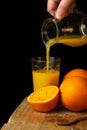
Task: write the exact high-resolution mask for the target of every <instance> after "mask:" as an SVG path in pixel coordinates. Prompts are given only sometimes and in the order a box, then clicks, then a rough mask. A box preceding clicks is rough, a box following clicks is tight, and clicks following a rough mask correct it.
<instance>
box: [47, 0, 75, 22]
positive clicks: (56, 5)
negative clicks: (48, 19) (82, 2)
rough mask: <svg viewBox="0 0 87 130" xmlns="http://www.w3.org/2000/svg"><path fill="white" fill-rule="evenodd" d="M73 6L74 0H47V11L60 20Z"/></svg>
mask: <svg viewBox="0 0 87 130" xmlns="http://www.w3.org/2000/svg"><path fill="white" fill-rule="evenodd" d="M75 6H76V3H75V1H74V0H48V2H47V11H48V12H49V13H50V14H51V15H52V16H54V17H55V18H57V19H58V20H62V19H63V18H64V17H65V16H67V15H68V14H69V13H71V12H72V11H73V8H74V7H75Z"/></svg>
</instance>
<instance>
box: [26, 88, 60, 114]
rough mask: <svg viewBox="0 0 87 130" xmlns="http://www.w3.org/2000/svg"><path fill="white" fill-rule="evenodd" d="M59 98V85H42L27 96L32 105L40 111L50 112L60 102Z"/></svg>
mask: <svg viewBox="0 0 87 130" xmlns="http://www.w3.org/2000/svg"><path fill="white" fill-rule="evenodd" d="M58 99H59V88H58V87H57V86H45V87H42V88H40V89H38V90H36V91H34V92H32V93H31V94H30V95H29V96H28V97H27V101H28V103H29V104H30V105H31V107H32V108H33V109H34V110H36V111H39V112H49V111H51V110H52V109H54V108H55V107H56V106H57V104H58V101H59V100H58Z"/></svg>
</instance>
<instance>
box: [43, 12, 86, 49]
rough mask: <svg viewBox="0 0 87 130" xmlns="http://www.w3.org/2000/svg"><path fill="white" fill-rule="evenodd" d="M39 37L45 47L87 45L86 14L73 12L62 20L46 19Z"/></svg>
mask: <svg viewBox="0 0 87 130" xmlns="http://www.w3.org/2000/svg"><path fill="white" fill-rule="evenodd" d="M41 37H42V41H43V43H44V44H45V45H48V44H49V45H50V46H53V45H54V44H56V43H62V44H65V45H68V46H71V47H78V46H82V45H85V44H87V14H85V13H84V12H80V11H78V10H75V11H74V12H73V13H71V14H69V15H68V16H66V17H65V18H63V20H61V21H58V20H57V19H55V18H48V19H46V20H45V21H44V22H43V25H42V28H41Z"/></svg>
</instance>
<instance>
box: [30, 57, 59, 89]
mask: <svg viewBox="0 0 87 130" xmlns="http://www.w3.org/2000/svg"><path fill="white" fill-rule="evenodd" d="M31 62H32V79H33V90H34V91H35V90H37V89H39V88H41V87H45V86H48V85H56V86H58V84H59V76H60V63H61V59H60V58H57V57H49V65H48V66H49V67H48V69H47V60H46V57H34V58H32V60H31Z"/></svg>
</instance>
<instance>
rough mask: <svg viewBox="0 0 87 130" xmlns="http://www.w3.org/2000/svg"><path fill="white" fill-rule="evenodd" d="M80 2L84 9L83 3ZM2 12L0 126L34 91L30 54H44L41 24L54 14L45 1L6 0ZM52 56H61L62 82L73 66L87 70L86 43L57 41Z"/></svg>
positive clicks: (51, 52)
mask: <svg viewBox="0 0 87 130" xmlns="http://www.w3.org/2000/svg"><path fill="white" fill-rule="evenodd" d="M79 5H80V6H79V9H80V10H82V11H84V10H83V9H84V5H83V4H81V3H79ZM81 5H82V6H81ZM85 11H86V9H85ZM2 12H3V21H2V22H3V24H2V27H3V30H2V34H3V35H2V39H3V40H2V42H1V43H2V46H1V84H0V127H1V126H2V125H3V123H5V122H7V120H8V118H9V116H10V115H11V114H12V112H13V111H14V110H15V109H16V107H17V106H18V105H19V104H20V102H21V101H22V100H23V99H24V98H25V97H26V96H27V95H29V94H30V93H31V92H32V74H31V57H34V56H45V46H44V44H43V43H42V39H41V26H42V23H43V21H44V20H45V19H46V18H48V17H51V16H50V15H49V14H48V13H47V11H46V0H37V1H36V0H35V1H27V2H24V1H23V2H18V1H17V2H11V3H4V4H3V10H2ZM50 55H51V56H58V57H60V58H61V75H60V81H61V79H62V77H63V75H64V74H65V73H66V72H68V71H69V70H71V69H73V68H84V69H87V45H85V46H82V47H77V48H72V47H68V46H65V45H62V44H56V45H54V46H53V47H52V48H51V51H50Z"/></svg>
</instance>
